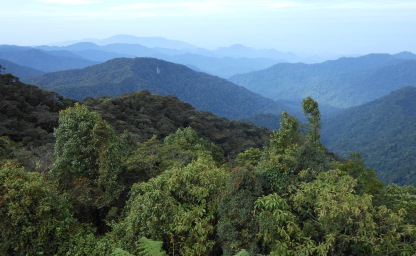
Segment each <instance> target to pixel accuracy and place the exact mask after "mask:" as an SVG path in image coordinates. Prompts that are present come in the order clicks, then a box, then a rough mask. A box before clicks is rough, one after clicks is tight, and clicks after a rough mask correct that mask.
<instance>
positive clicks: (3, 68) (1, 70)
mask: <svg viewBox="0 0 416 256" xmlns="http://www.w3.org/2000/svg"><path fill="white" fill-rule="evenodd" d="M5 69H6V68H5V67H3V66H2V65H0V75H1V72H3V70H5Z"/></svg>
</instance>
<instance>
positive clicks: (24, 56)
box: [0, 45, 97, 72]
mask: <svg viewBox="0 0 416 256" xmlns="http://www.w3.org/2000/svg"><path fill="white" fill-rule="evenodd" d="M0 58H1V59H5V60H8V61H11V62H13V63H16V64H18V65H21V66H25V67H30V68H33V69H36V70H40V71H43V72H53V71H58V70H66V69H73V68H84V67H87V66H91V65H93V64H96V63H97V62H93V61H89V60H86V59H83V58H81V57H79V56H76V55H75V54H72V53H71V52H67V51H57V52H54V54H50V53H48V52H45V51H42V50H39V49H34V48H31V47H22V46H11V45H0Z"/></svg>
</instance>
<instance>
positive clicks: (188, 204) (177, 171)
mask: <svg viewBox="0 0 416 256" xmlns="http://www.w3.org/2000/svg"><path fill="white" fill-rule="evenodd" d="M226 178H227V173H226V172H225V170H223V169H220V168H217V167H216V166H215V163H214V162H213V160H212V159H211V158H210V157H206V156H201V157H200V158H198V159H197V160H196V161H194V162H192V163H190V164H188V165H187V166H185V167H174V168H172V169H169V170H167V171H165V172H163V173H162V174H160V175H159V176H157V177H155V178H153V179H150V180H149V181H148V182H146V183H138V184H135V185H134V186H133V188H132V192H131V196H130V200H129V201H128V203H127V205H126V214H125V218H124V219H123V220H122V221H121V222H120V223H118V224H116V225H115V227H114V232H113V235H114V236H115V240H118V241H120V243H121V244H122V245H123V248H128V249H129V250H131V252H133V253H138V252H139V248H138V247H137V246H136V245H134V244H131V241H137V240H138V239H139V238H140V237H148V238H150V239H154V240H159V241H164V248H167V251H168V252H169V254H172V253H180V254H182V255H206V254H208V253H209V252H210V251H211V250H212V249H213V247H214V245H215V240H214V234H215V230H216V226H215V224H216V222H217V216H216V211H217V207H218V203H219V200H220V195H221V193H222V191H223V190H224V187H225V181H226Z"/></svg>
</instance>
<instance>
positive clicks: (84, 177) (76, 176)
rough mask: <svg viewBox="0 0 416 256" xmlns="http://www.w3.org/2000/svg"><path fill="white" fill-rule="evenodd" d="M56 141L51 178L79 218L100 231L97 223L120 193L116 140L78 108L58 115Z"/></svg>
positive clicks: (105, 126) (95, 118) (95, 117)
mask: <svg viewBox="0 0 416 256" xmlns="http://www.w3.org/2000/svg"><path fill="white" fill-rule="evenodd" d="M55 137H56V143H55V152H54V157H55V161H54V163H53V166H52V170H51V174H52V176H53V177H54V178H56V180H57V181H58V183H59V187H60V188H61V189H62V190H63V191H65V192H68V195H69V196H70V198H71V200H72V202H73V204H74V206H75V208H76V209H77V213H78V217H79V218H81V219H84V220H86V221H92V222H95V224H96V225H98V227H99V228H103V224H102V223H100V220H103V219H104V218H105V214H107V212H108V210H109V208H110V207H111V206H113V203H114V202H115V201H116V200H117V199H118V197H119V195H120V193H121V191H122V189H123V187H122V185H121V182H120V178H121V177H120V176H121V175H120V174H121V154H120V143H119V139H118V137H117V136H116V135H115V133H114V130H113V129H112V127H111V126H110V125H109V124H108V123H107V122H105V121H104V120H103V119H102V118H101V116H100V115H99V114H98V113H96V112H91V111H89V110H88V109H87V107H85V106H83V105H81V104H76V105H75V106H74V107H70V108H68V109H66V110H63V111H61V112H60V114H59V126H58V128H57V129H56V130H55Z"/></svg>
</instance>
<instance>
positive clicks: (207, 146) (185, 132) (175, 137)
mask: <svg viewBox="0 0 416 256" xmlns="http://www.w3.org/2000/svg"><path fill="white" fill-rule="evenodd" d="M164 144H166V145H172V146H178V147H179V148H181V149H182V150H185V151H189V152H194V154H197V155H198V154H201V153H204V152H206V153H208V154H210V155H211V156H212V158H213V159H214V160H215V161H216V162H218V163H220V162H223V154H222V152H221V150H220V149H219V148H218V147H217V146H216V145H215V144H214V143H212V142H211V143H210V142H209V141H207V140H205V139H203V138H200V137H199V136H198V134H197V133H196V131H194V130H193V129H192V128H191V127H187V128H185V129H178V130H177V131H176V132H175V133H172V134H170V135H168V136H167V137H166V138H165V139H164Z"/></svg>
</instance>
